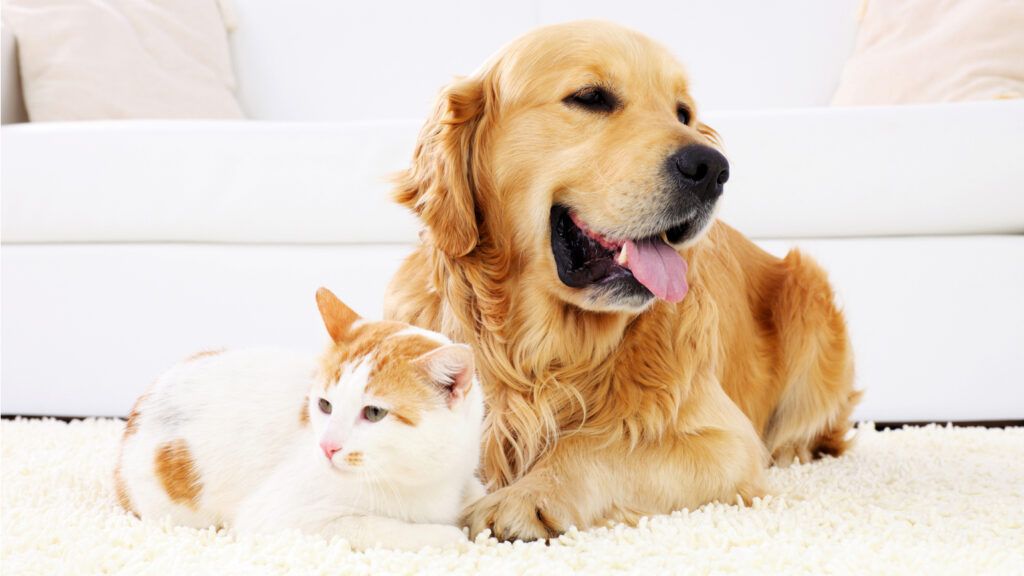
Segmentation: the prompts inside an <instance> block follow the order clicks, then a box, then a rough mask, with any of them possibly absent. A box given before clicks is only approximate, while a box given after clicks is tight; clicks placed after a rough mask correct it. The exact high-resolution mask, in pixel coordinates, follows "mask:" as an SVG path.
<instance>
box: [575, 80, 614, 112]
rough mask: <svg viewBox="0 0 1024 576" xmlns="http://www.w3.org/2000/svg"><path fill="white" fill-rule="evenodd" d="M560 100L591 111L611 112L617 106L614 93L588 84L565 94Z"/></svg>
mask: <svg viewBox="0 0 1024 576" xmlns="http://www.w3.org/2000/svg"><path fill="white" fill-rule="evenodd" d="M562 102H565V103H566V105H568V106H578V107H580V108H584V109H586V110H591V111H593V112H612V111H614V110H615V109H616V108H618V106H619V100H618V99H617V98H616V97H615V95H614V94H612V93H611V92H609V91H607V90H605V89H604V88H601V87H600V86H588V87H586V88H583V89H582V90H578V91H576V92H574V93H573V94H570V95H569V96H567V97H566V98H565V99H564V100H562Z"/></svg>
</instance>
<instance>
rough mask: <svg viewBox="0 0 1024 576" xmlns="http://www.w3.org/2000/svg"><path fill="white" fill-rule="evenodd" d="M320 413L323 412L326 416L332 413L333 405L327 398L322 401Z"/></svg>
mask: <svg viewBox="0 0 1024 576" xmlns="http://www.w3.org/2000/svg"><path fill="white" fill-rule="evenodd" d="M320 411H321V412H323V413H324V414H330V413H331V403H330V402H328V401H327V399H326V398H321V399H320Z"/></svg>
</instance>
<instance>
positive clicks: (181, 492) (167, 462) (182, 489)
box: [155, 439, 202, 508]
mask: <svg viewBox="0 0 1024 576" xmlns="http://www.w3.org/2000/svg"><path fill="white" fill-rule="evenodd" d="M155 464H156V476H157V478H159V479H160V483H161V484H163V487H164V491H165V492H167V495H168V496H170V497H171V500H173V501H175V502H179V503H182V504H186V505H188V506H189V507H191V508H195V507H196V500H198V499H199V492H200V491H201V490H202V484H201V483H200V482H199V474H198V473H197V472H196V469H195V463H194V460H193V458H192V452H191V450H189V448H188V443H187V442H185V441H184V440H180V439H179V440H172V441H171V442H167V443H165V444H162V445H161V446H160V447H159V448H157V451H156V458H155Z"/></svg>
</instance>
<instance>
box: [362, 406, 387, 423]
mask: <svg viewBox="0 0 1024 576" xmlns="http://www.w3.org/2000/svg"><path fill="white" fill-rule="evenodd" d="M387 415H388V411H387V410H385V409H383V408H381V407H380V406H367V407H366V408H363V418H366V419H367V420H369V421H370V422H380V421H381V420H383V419H384V417H385V416H387Z"/></svg>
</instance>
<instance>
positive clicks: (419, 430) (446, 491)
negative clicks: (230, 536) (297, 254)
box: [114, 288, 483, 550]
mask: <svg viewBox="0 0 1024 576" xmlns="http://www.w3.org/2000/svg"><path fill="white" fill-rule="evenodd" d="M316 296H317V304H318V306H319V308H320V314H321V316H322V317H323V320H324V324H325V325H326V326H327V332H328V333H329V334H330V336H331V338H332V340H333V342H332V343H331V345H330V346H329V347H328V349H327V351H326V352H325V353H324V354H323V356H322V357H321V358H320V359H319V362H317V359H316V358H314V357H312V356H304V355H301V354H296V353H291V352H284V351H279V350H238V351H225V352H217V353H203V354H199V355H196V356H194V357H192V358H190V359H188V360H186V361H184V362H182V363H181V364H178V365H177V366H175V367H174V368H172V369H171V370H170V371H168V372H167V373H166V374H164V375H163V376H162V377H160V379H159V380H157V381H156V383H155V384H154V385H153V387H152V388H151V389H150V390H149V391H148V392H146V393H145V394H144V395H143V396H142V397H141V398H139V401H138V402H137V403H136V406H135V409H134V410H133V411H132V414H131V416H130V417H129V419H128V424H127V427H126V429H125V433H124V440H123V442H122V446H121V458H120V461H119V463H118V467H117V470H116V472H115V478H114V479H115V485H116V488H117V493H118V498H119V500H120V502H121V504H122V505H123V506H124V507H125V508H126V509H128V510H130V511H132V512H135V513H136V514H138V515H139V516H140V517H141V518H163V517H167V516H169V517H170V518H171V520H172V522H174V523H177V524H183V525H188V526H195V527H207V526H211V525H212V526H227V527H229V528H231V529H234V530H236V531H242V532H267V531H273V530H283V529H284V530H286V529H298V530H301V531H304V532H311V533H319V534H323V535H326V536H329V537H330V536H340V537H342V538H345V539H346V540H348V541H349V543H350V544H351V545H352V546H353V547H354V548H360V549H363V548H369V547H373V546H378V545H380V546H385V547H390V548H403V549H410V550H416V549H419V548H422V547H423V546H446V545H449V544H453V543H456V542H460V541H465V540H466V536H465V535H464V534H463V532H462V530H461V529H459V528H457V527H456V526H455V523H456V522H457V521H458V517H459V513H460V512H461V510H462V509H463V507H464V506H465V505H467V504H469V503H471V502H472V501H474V500H476V499H477V498H479V497H480V496H482V495H483V488H482V487H481V485H480V482H479V481H478V480H477V477H476V468H477V464H478V461H479V446H480V433H481V421H482V418H483V393H482V392H481V390H480V386H479V385H478V384H477V383H476V381H475V378H474V375H473V374H474V373H473V354H472V352H471V351H470V349H469V347H467V346H465V345H462V344H453V343H452V342H451V341H449V340H448V339H447V338H445V337H444V336H442V335H440V334H437V333H434V332H428V331H425V330H421V329H419V328H413V327H410V326H409V325H407V324H402V323H399V322H369V321H366V320H363V319H360V318H359V316H358V315H357V314H356V313H355V312H353V311H352V310H351V309H349V308H348V307H347V306H345V304H343V303H342V302H341V301H340V300H338V298H337V297H336V296H335V295H334V294H332V293H331V292H330V291H329V290H327V289H325V288H321V289H320V290H319V291H317V295H316Z"/></svg>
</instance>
